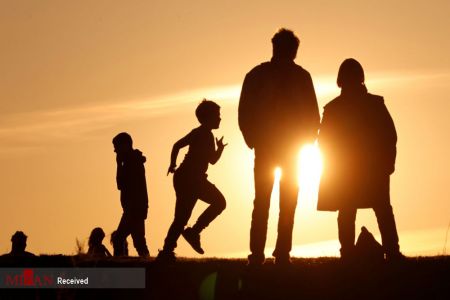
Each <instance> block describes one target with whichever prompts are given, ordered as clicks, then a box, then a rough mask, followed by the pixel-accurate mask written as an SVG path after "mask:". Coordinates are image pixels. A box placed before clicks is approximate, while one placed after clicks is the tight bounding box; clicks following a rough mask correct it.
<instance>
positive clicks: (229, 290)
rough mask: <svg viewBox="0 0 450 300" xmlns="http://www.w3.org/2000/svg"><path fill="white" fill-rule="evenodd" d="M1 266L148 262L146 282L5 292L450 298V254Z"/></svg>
mask: <svg viewBox="0 0 450 300" xmlns="http://www.w3.org/2000/svg"><path fill="white" fill-rule="evenodd" d="M0 267H3V268H6V267H34V268H38V267H39V268H43V267H52V268H57V267H59V268H61V267H64V268H65V267H81V268H82V267H145V268H146V288H145V289H139V290H121V289H115V290H95V289H89V290H82V289H59V290H57V289H53V290H44V289H34V290H17V289H16V290H11V289H0V299H24V298H25V299H92V298H96V299H208V300H209V299H408V300H409V299H450V256H440V257H418V258H409V259H407V260H406V261H405V262H402V263H398V264H387V263H384V264H381V265H380V264H377V265H366V266H363V265H360V264H359V265H354V266H347V265H343V264H342V263H340V262H339V260H338V259H336V258H317V259H294V260H293V265H292V266H290V267H283V268H280V267H277V266H275V265H273V264H271V262H270V261H269V262H268V264H266V265H264V266H262V267H261V268H259V269H249V268H248V267H246V260H243V259H236V260H228V259H205V260H193V259H180V260H179V261H178V262H177V263H175V264H171V265H161V264H157V263H155V262H154V261H153V259H150V260H142V259H139V258H125V259H114V258H112V259H103V260H93V259H87V258H84V257H79V256H75V257H71V256H40V257H35V258H29V259H26V260H21V261H18V260H14V259H11V258H4V257H2V258H0Z"/></svg>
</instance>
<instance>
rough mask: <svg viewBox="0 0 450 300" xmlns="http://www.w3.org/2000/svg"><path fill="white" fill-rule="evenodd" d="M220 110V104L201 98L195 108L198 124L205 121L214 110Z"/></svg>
mask: <svg viewBox="0 0 450 300" xmlns="http://www.w3.org/2000/svg"><path fill="white" fill-rule="evenodd" d="M219 110H220V106H219V105H218V104H217V103H215V102H214V101H211V100H207V99H203V101H202V102H200V104H199V105H198V106H197V109H196V110H195V116H196V117H197V119H198V121H199V122H200V124H203V123H205V122H206V121H207V120H208V119H209V118H210V117H211V116H212V115H213V114H214V113H215V112H217V111H219Z"/></svg>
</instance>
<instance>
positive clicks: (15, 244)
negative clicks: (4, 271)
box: [11, 231, 27, 252]
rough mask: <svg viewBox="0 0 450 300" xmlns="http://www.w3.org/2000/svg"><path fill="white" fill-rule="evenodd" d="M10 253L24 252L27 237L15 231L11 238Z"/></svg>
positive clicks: (21, 232)
mask: <svg viewBox="0 0 450 300" xmlns="http://www.w3.org/2000/svg"><path fill="white" fill-rule="evenodd" d="M11 243H12V252H24V251H25V248H26V247H27V236H26V235H25V233H23V231H16V233H14V234H13V236H12V237H11Z"/></svg>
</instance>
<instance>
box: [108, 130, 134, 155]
mask: <svg viewBox="0 0 450 300" xmlns="http://www.w3.org/2000/svg"><path fill="white" fill-rule="evenodd" d="M112 142H113V145H114V152H116V153H117V155H120V156H122V155H124V154H126V153H129V152H131V151H132V150H133V140H132V139H131V136H130V135H129V134H128V133H126V132H121V133H119V134H118V135H116V136H115V137H114V138H113V140H112Z"/></svg>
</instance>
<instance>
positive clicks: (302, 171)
mask: <svg viewBox="0 0 450 300" xmlns="http://www.w3.org/2000/svg"><path fill="white" fill-rule="evenodd" d="M321 174H322V155H321V154H320V150H319V147H318V146H317V144H307V145H305V146H303V148H302V149H301V150H300V152H299V158H298V185H299V187H300V191H299V196H298V197H299V201H301V202H299V203H302V204H301V205H304V206H306V208H307V210H315V207H316V204H317V193H318V190H319V181H320V175H321ZM274 177H275V182H274V187H273V190H272V197H275V199H278V193H279V188H280V187H279V185H280V179H281V177H282V170H281V168H279V167H277V168H275V170H274Z"/></svg>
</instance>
